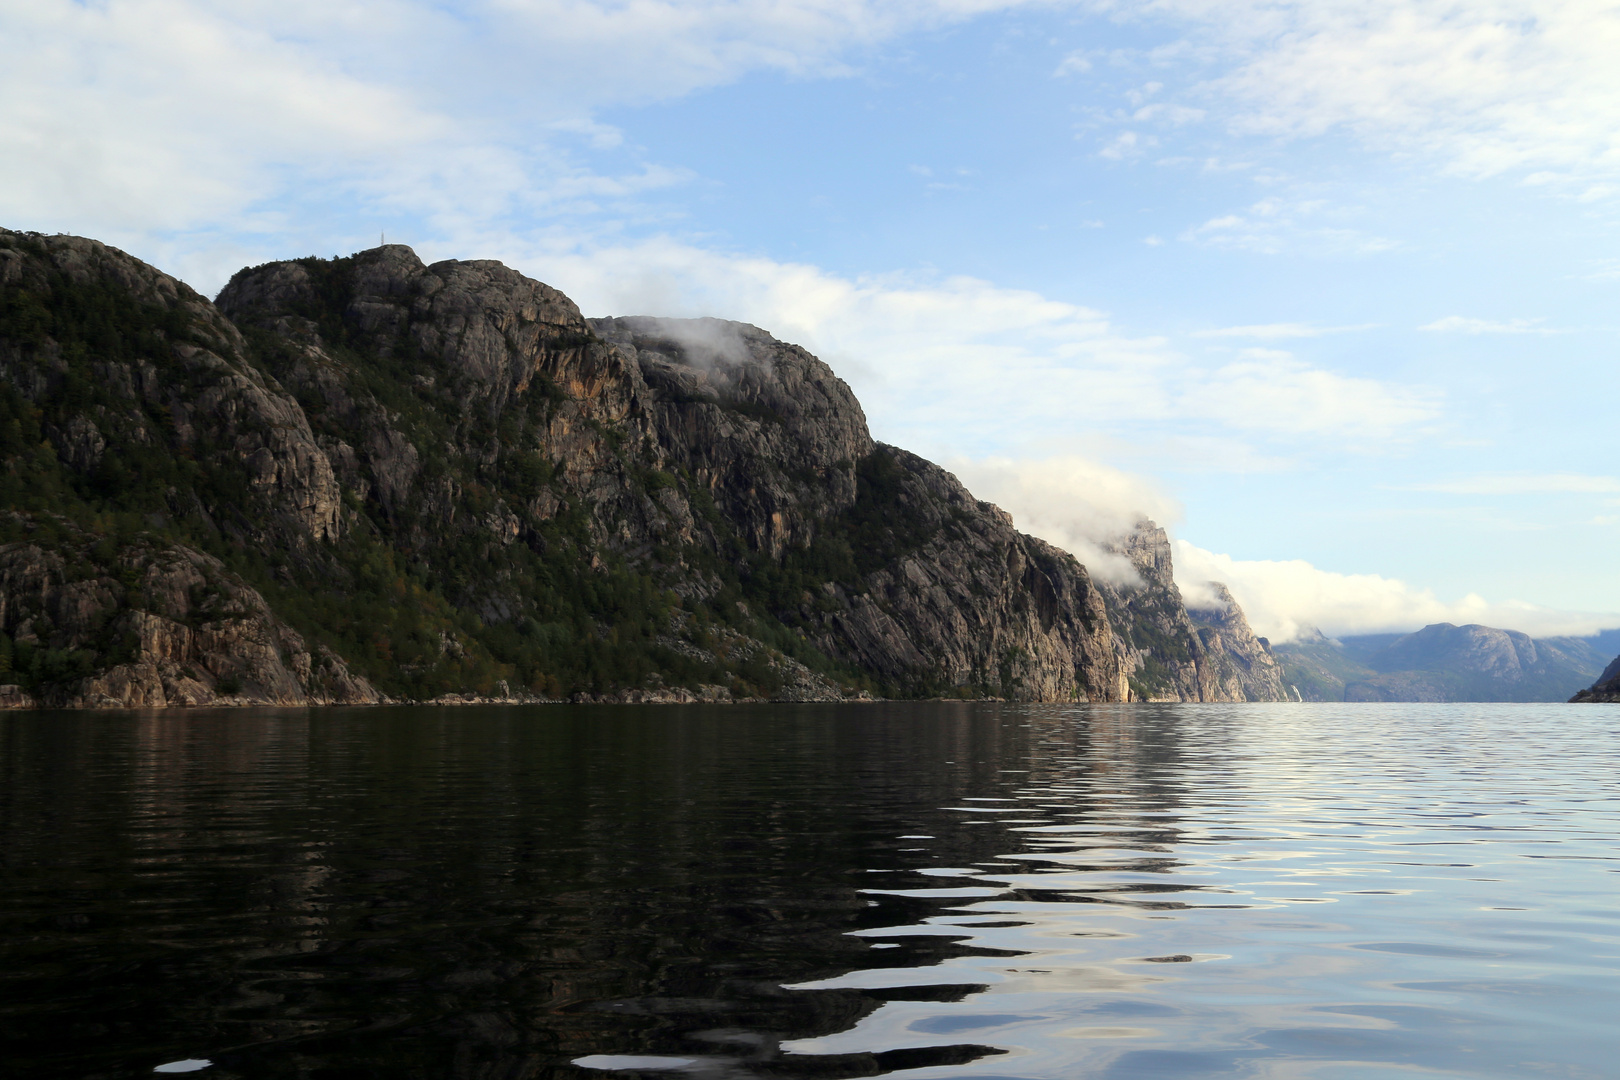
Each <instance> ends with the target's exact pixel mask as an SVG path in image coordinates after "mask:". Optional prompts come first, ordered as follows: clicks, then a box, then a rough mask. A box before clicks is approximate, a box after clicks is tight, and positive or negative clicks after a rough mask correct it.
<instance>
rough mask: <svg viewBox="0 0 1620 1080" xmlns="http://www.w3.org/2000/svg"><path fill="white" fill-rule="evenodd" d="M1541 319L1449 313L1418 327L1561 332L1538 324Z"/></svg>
mask: <svg viewBox="0 0 1620 1080" xmlns="http://www.w3.org/2000/svg"><path fill="white" fill-rule="evenodd" d="M1540 321H1541V320H1540V319H1511V320H1509V321H1507V322H1493V321H1491V320H1489V319H1468V318H1464V317H1463V316H1461V315H1447V316H1446V317H1445V318H1443V319H1436V320H1435V321H1434V322H1432V323H1428V324H1426V325H1424V326H1420V327H1418V329H1419V330H1433V331H1437V332H1441V333H1455V334H1556V333H1559V332H1560V331H1557V330H1549V329H1546V328H1545V327H1540V326H1537V325H1536V323H1538V322H1540Z"/></svg>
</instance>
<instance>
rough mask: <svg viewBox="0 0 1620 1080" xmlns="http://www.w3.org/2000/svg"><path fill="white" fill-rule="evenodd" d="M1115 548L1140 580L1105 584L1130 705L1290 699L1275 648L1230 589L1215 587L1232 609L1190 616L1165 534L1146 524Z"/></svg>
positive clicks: (1213, 585)
mask: <svg viewBox="0 0 1620 1080" xmlns="http://www.w3.org/2000/svg"><path fill="white" fill-rule="evenodd" d="M1111 547H1112V550H1114V551H1115V552H1117V553H1118V554H1120V555H1123V556H1125V557H1126V558H1127V559H1129V560H1130V562H1131V565H1132V566H1134V567H1135V568H1136V571H1137V574H1138V576H1139V578H1140V582H1138V583H1123V584H1116V583H1108V584H1105V585H1104V586H1103V592H1104V597H1105V600H1106V602H1107V605H1108V616H1109V621H1110V623H1111V624H1112V626H1113V630H1114V643H1115V649H1116V651H1117V653H1118V655H1119V665H1120V670H1121V671H1122V672H1123V673H1124V678H1125V681H1126V686H1127V690H1128V691H1129V697H1128V700H1133V701H1285V700H1287V699H1288V695H1287V694H1286V692H1285V691H1284V689H1283V684H1282V679H1281V677H1280V671H1279V669H1278V667H1277V664H1276V661H1275V660H1274V658H1273V657H1272V656H1271V652H1270V648H1269V646H1267V645H1264V644H1262V643H1261V641H1260V639H1258V638H1256V637H1255V636H1254V631H1253V630H1251V629H1250V628H1249V623H1248V620H1247V619H1246V618H1244V616H1243V610H1242V609H1241V608H1240V607H1238V604H1237V601H1236V600H1234V599H1233V598H1232V594H1231V593H1230V592H1228V591H1227V590H1226V587H1225V586H1224V585H1220V584H1218V583H1211V585H1212V587H1213V588H1214V589H1216V590H1217V591H1218V595H1219V596H1220V597H1221V599H1222V601H1223V602H1224V605H1225V606H1224V607H1221V608H1218V609H1210V610H1205V611H1199V612H1189V611H1188V609H1187V607H1186V605H1185V603H1184V602H1183V600H1182V596H1181V590H1180V588H1178V587H1177V586H1176V580H1175V567H1174V565H1173V563H1172V561H1171V552H1170V538H1169V536H1167V535H1166V534H1165V531H1164V530H1163V529H1161V528H1160V527H1159V526H1157V525H1155V524H1154V523H1153V522H1151V521H1148V520H1145V519H1144V520H1143V521H1141V522H1139V523H1138V524H1137V526H1136V528H1135V529H1134V530H1132V532H1131V533H1130V534H1129V535H1127V536H1125V537H1122V538H1120V539H1119V540H1117V541H1115V542H1114V544H1113V545H1111Z"/></svg>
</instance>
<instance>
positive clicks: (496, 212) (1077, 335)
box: [0, 0, 1620, 637]
mask: <svg viewBox="0 0 1620 1080" xmlns="http://www.w3.org/2000/svg"><path fill="white" fill-rule="evenodd" d="M0 35H3V40H4V41H5V42H6V44H7V52H8V56H9V57H11V58H14V62H8V65H7V67H6V69H5V70H4V71H0V148H3V149H4V153H3V154H0V220H3V222H4V223H5V224H6V225H7V226H9V227H14V228H31V229H39V230H42V231H61V232H73V233H81V234H86V235H92V236H96V237H98V238H102V239H105V240H108V241H110V242H113V243H116V244H118V245H119V246H122V247H124V248H126V249H127V250H129V251H131V252H133V253H134V254H136V255H139V256H141V257H143V258H146V259H148V260H149V261H151V262H154V263H156V264H157V265H159V266H161V267H163V268H165V269H168V270H170V271H171V272H174V273H176V274H178V275H179V276H181V277H184V278H185V279H187V280H188V281H190V282H191V283H192V284H194V285H195V286H197V287H198V288H200V289H203V290H204V291H207V292H210V293H211V292H213V291H215V290H217V289H218V287H219V286H220V285H221V284H223V282H224V280H225V279H226V278H227V277H228V276H229V274H230V273H231V272H233V271H234V270H235V269H237V268H238V267H240V266H242V265H245V264H248V263H254V262H262V261H265V260H267V259H272V258H283V257H289V256H295V255H302V254H309V253H317V254H336V253H347V252H349V251H352V250H355V249H358V248H361V247H366V246H371V245H373V244H375V243H376V240H377V237H378V235H379V233H381V232H382V231H384V230H386V232H387V234H388V238H389V240H390V241H401V242H405V243H410V244H412V245H413V246H415V247H416V248H417V250H418V251H419V252H420V253H421V254H422V255H423V257H424V258H427V259H429V260H432V259H437V258H483V257H488V258H499V259H502V260H503V261H506V262H508V263H509V264H511V265H514V266H516V267H518V268H520V269H522V270H524V271H525V272H528V273H530V274H533V275H534V276H537V277H540V278H541V279H543V280H546V281H548V282H550V283H552V284H554V285H556V286H558V287H560V288H562V289H563V290H564V291H565V292H567V293H569V294H570V295H571V296H573V297H574V298H575V299H576V300H577V301H578V302H579V303H580V304H581V306H582V308H584V310H585V311H586V313H587V314H591V315H602V314H634V313H647V314H670V315H696V314H709V315H717V316H722V317H729V318H737V319H742V320H745V321H749V322H753V323H756V324H758V325H760V326H763V327H765V328H766V329H768V330H771V331H772V332H774V333H776V334H777V335H778V336H779V337H783V338H785V339H787V340H791V341H796V342H799V343H801V344H804V345H806V346H807V347H809V348H811V349H812V350H814V351H816V352H817V353H818V354H820V355H822V356H823V358H825V359H826V360H828V361H829V362H830V363H831V364H833V366H834V368H835V369H836V370H837V371H838V372H839V373H840V374H841V375H843V376H844V377H845V378H846V379H848V380H849V381H850V383H851V384H852V385H853V386H854V388H855V390H856V392H857V393H858V394H859V396H860V397H861V400H862V401H863V403H864V404H865V406H866V409H867V412H868V416H869V419H870V421H871V423H872V427H873V430H874V433H875V434H876V435H877V436H878V437H879V438H882V439H886V440H888V441H892V442H896V443H899V444H900V445H904V446H907V447H908V448H911V449H914V450H917V451H919V452H921V453H924V454H927V455H929V456H932V457H934V458H936V459H937V460H940V461H942V462H944V463H946V464H948V465H949V466H950V467H952V468H953V469H956V470H957V471H958V473H959V475H961V476H962V477H963V479H964V480H965V481H966V482H967V483H968V485H969V486H970V487H971V488H973V489H974V490H975V491H976V492H977V493H979V494H980V495H982V496H983V497H987V498H991V499H993V500H995V501H997V502H998V503H1001V504H1002V505H1004V506H1006V507H1007V508H1008V509H1009V510H1011V511H1012V512H1013V513H1014V515H1015V517H1016V518H1017V519H1018V520H1019V522H1020V524H1021V525H1022V526H1023V527H1024V528H1027V529H1030V530H1031V531H1035V532H1038V533H1039V534H1041V535H1044V536H1046V537H1047V538H1049V539H1052V540H1054V541H1056V542H1059V543H1062V544H1065V545H1066V546H1068V547H1070V548H1071V549H1073V550H1075V551H1076V552H1077V553H1078V554H1080V555H1081V556H1082V558H1083V559H1085V560H1087V561H1088V563H1089V564H1091V565H1093V566H1094V567H1095V568H1096V569H1097V570H1098V571H1099V572H1100V573H1104V574H1106V573H1109V572H1113V571H1117V569H1118V568H1117V566H1114V567H1111V566H1110V563H1109V560H1108V559H1107V558H1106V556H1104V555H1102V554H1100V553H1099V551H1098V549H1097V547H1096V544H1097V543H1098V541H1100V540H1103V539H1105V538H1106V537H1107V536H1108V535H1109V534H1110V533H1111V532H1114V531H1117V530H1118V529H1120V528H1122V527H1124V526H1125V525H1127V524H1128V523H1129V522H1130V521H1131V520H1132V519H1133V518H1134V517H1135V516H1136V515H1137V514H1141V513H1146V514H1150V515H1152V516H1153V517H1154V518H1156V519H1157V520H1160V521H1161V522H1162V523H1164V524H1166V525H1167V526H1168V527H1169V528H1170V529H1171V532H1172V535H1174V536H1175V537H1176V538H1177V539H1178V541H1179V543H1178V549H1177V557H1178V562H1179V567H1180V576H1181V579H1182V581H1183V585H1184V588H1186V589H1187V590H1188V591H1189V592H1190V593H1195V594H1196V592H1197V591H1198V589H1199V584H1200V582H1202V581H1203V580H1205V579H1207V578H1218V579H1220V580H1224V581H1226V582H1227V583H1228V584H1229V585H1231V587H1232V588H1233V591H1234V592H1235V593H1236V594H1237V596H1238V598H1239V599H1240V600H1241V601H1242V602H1243V603H1244V605H1245V608H1246V609H1247V610H1248V611H1249V613H1250V615H1251V618H1252V619H1253V621H1254V622H1255V623H1256V625H1257V627H1258V628H1259V629H1260V630H1261V632H1262V633H1270V634H1271V635H1273V636H1274V637H1286V636H1288V635H1289V634H1290V633H1293V632H1295V631H1296V630H1297V629H1298V628H1299V627H1300V626H1303V625H1319V626H1321V627H1322V628H1324V629H1326V630H1328V631H1329V632H1330V633H1355V632H1364V631H1375V630H1396V629H1415V628H1416V627H1418V626H1421V625H1423V624H1425V623H1427V622H1433V621H1439V620H1442V619H1445V620H1449V621H1453V622H1467V621H1479V622H1485V623H1489V624H1492V625H1499V626H1510V627H1516V628H1521V629H1525V630H1528V631H1530V632H1534V633H1561V632H1575V633H1581V632H1591V631H1594V630H1596V629H1599V628H1600V627H1604V626H1614V625H1620V614H1617V613H1620V574H1617V573H1616V572H1615V571H1614V570H1613V561H1612V560H1613V556H1614V552H1615V548H1616V542H1617V540H1620V478H1617V473H1620V469H1616V467H1615V465H1614V436H1613V434H1612V429H1611V423H1612V420H1611V417H1612V414H1613V402H1614V401H1615V400H1616V399H1617V396H1620V395H1617V391H1620V385H1617V384H1620V376H1617V375H1616V365H1615V364H1614V363H1613V357H1614V353H1615V350H1616V348H1617V346H1620V317H1617V314H1616V304H1615V301H1616V299H1617V295H1620V247H1617V244H1616V237H1617V224H1620V223H1617V217H1620V214H1617V210H1620V65H1616V64H1614V63H1613V57H1614V56H1616V55H1620V13H1616V12H1615V11H1613V10H1610V9H1605V7H1603V6H1602V5H1600V4H1597V3H1586V2H1569V3H1559V2H1545V0H1544V2H1538V3H1535V4H1530V3H1522V2H1500V3H1486V2H1479V3H1422V2H1414V0H1368V2H1357V3H1349V2H1343V3H1341V2H1327V3H1306V2H1289V0H1271V2H1261V0H1252V2H1251V0H1228V2H1223V3H1219V4H1216V3H1206V2H1202V0H1150V2H1142V3H1131V2H1098V3H1028V4H1020V3H1000V2H996V0H941V2H925V0H915V2H907V3H894V4H875V3H863V2H860V0H779V2H777V3H772V4H768V5H767V4H748V3H714V2H693V3H677V2H671V0H661V2H660V0H632V2H625V3H590V2H584V0H578V2H563V0H488V2H480V3H444V2H441V3H429V2H420V0H324V2H320V3H316V2H313V0H281V2H278V3H268V2H259V0H242V2H239V3H233V4H230V5H225V4H208V3H200V2H195V0H124V2H119V0H106V2H100V3H72V2H67V0H28V2H26V3H25V2H20V0H0Z"/></svg>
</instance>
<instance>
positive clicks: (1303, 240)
mask: <svg viewBox="0 0 1620 1080" xmlns="http://www.w3.org/2000/svg"><path fill="white" fill-rule="evenodd" d="M1351 214H1352V211H1350V210H1347V209H1345V208H1342V207H1333V206H1330V205H1329V204H1328V203H1327V202H1325V201H1324V200H1321V199H1298V200H1288V199H1283V198H1279V197H1277V196H1270V197H1267V198H1264V199H1261V200H1260V201H1259V202H1257V203H1254V204H1253V205H1251V206H1249V207H1248V208H1247V209H1245V210H1244V211H1243V212H1242V213H1239V214H1222V215H1221V216H1220V217H1214V218H1210V219H1209V220H1208V221H1206V222H1204V223H1203V224H1202V225H1196V226H1194V227H1192V228H1190V229H1188V230H1186V231H1185V232H1183V233H1182V234H1181V237H1180V238H1181V239H1182V240H1184V241H1188V242H1192V243H1199V244H1206V245H1208V246H1210V247H1218V248H1227V249H1230V250H1234V251H1250V252H1254V253H1256V254H1260V255H1278V254H1281V253H1282V252H1284V251H1295V250H1304V251H1309V252H1315V253H1319V254H1327V255H1369V254H1374V253H1377V252H1381V251H1389V250H1390V249H1392V248H1395V247H1398V246H1399V244H1398V243H1397V242H1396V241H1394V240H1390V239H1387V238H1385V237H1381V236H1373V235H1371V234H1369V233H1365V232H1361V231H1360V230H1358V229H1353V228H1348V227H1346V226H1345V225H1343V224H1342V222H1343V221H1344V220H1346V219H1347V218H1348V217H1349V216H1350V215H1351Z"/></svg>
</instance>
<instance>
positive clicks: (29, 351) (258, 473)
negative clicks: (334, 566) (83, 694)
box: [0, 230, 343, 544]
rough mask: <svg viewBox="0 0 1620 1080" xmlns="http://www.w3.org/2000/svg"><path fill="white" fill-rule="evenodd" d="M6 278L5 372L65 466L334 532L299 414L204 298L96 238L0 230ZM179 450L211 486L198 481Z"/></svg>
mask: <svg viewBox="0 0 1620 1080" xmlns="http://www.w3.org/2000/svg"><path fill="white" fill-rule="evenodd" d="M0 289H3V290H4V292H5V294H6V298H7V308H8V310H7V312H6V314H7V319H6V324H7V325H6V329H7V332H5V333H3V334H0V380H4V381H5V382H6V383H9V385H10V386H11V387H12V388H13V389H14V390H15V392H16V393H18V394H19V395H20V396H21V397H22V398H23V399H24V400H25V401H27V402H28V403H29V404H30V405H31V406H33V407H34V408H36V409H38V410H40V412H41V414H42V419H43V428H44V432H45V434H46V436H47V438H48V439H49V441H50V443H51V446H52V447H53V449H54V450H55V452H56V455H57V457H58V458H59V459H60V460H61V461H62V462H63V463H64V464H66V465H67V466H68V467H69V468H71V469H73V470H74V471H75V472H77V473H78V474H80V475H81V476H83V477H85V478H86V479H87V480H89V481H90V482H92V483H94V484H96V485H99V486H103V487H106V488H119V487H123V486H127V485H131V484H135V485H141V484H158V485H161V487H162V491H161V492H160V493H161V494H162V495H164V496H166V498H167V500H168V502H169V503H170V504H171V508H172V509H173V511H174V512H175V513H176V514H177V515H178V516H185V515H187V514H198V515H201V516H202V517H204V518H206V519H207V521H208V524H209V526H210V527H218V528H223V529H225V530H227V531H229V532H231V533H232V534H234V535H237V536H241V537H243V538H246V539H251V540H253V541H257V542H263V541H268V540H274V541H276V542H279V543H284V544H298V543H303V542H310V541H317V542H318V541H322V540H327V539H331V538H334V537H336V536H337V535H338V534H339V533H340V532H341V530H342V527H343V523H342V517H341V514H340V505H339V491H338V485H337V482H336V479H335V478H334V476H333V474H332V469H331V465H330V462H329V461H328V459H327V456H326V455H325V454H324V453H323V452H322V451H321V449H320V448H319V446H317V445H316V443H315V439H314V436H313V434H312V432H311V431H310V427H309V423H308V421H307V420H306V418H305V416H304V414H303V411H302V410H301V409H300V408H299V407H298V405H297V403H296V402H295V401H293V400H292V398H290V397H289V396H288V395H287V394H286V393H284V392H283V391H282V389H281V387H280V386H278V385H276V383H275V381H274V380H273V379H269V378H266V377H265V375H264V373H263V372H262V371H261V370H260V369H259V368H257V367H256V366H255V365H254V364H252V363H251V362H250V361H249V360H248V359H247V357H246V355H245V353H246V347H245V343H244V342H243V340H242V336H241V334H240V333H238V331H237V329H236V327H234V326H233V325H232V324H231V323H230V321H229V320H228V319H226V318H224V317H223V316H221V314H220V313H219V311H218V310H216V309H215V307H214V305H212V304H211V303H209V302H208V301H207V300H206V299H204V298H203V297H201V296H199V295H197V294H196V293H195V292H193V291H192V290H191V289H190V288H188V287H187V286H185V285H183V284H181V283H180V282H178V281H176V280H175V279H173V278H171V277H169V276H168V275H166V274H163V273H160V272H159V271H157V270H155V269H153V268H152V267H150V266H147V265H146V264H145V263H142V262H140V261H139V260H137V259H133V258H131V257H130V256H128V255H126V254H124V253H123V252H121V251H118V250H117V249H116V248H111V247H107V246H106V245H104V244H100V243H97V242H96V241H93V240H85V239H81V238H79V237H71V236H40V235H37V234H21V233H14V232H7V231H3V230H0ZM188 462H206V463H207V465H208V466H209V468H210V470H211V471H212V472H213V473H214V474H215V475H214V476H213V477H210V478H209V479H214V480H217V481H218V482H217V483H214V484H207V483H205V484H200V485H199V484H198V482H197V481H198V480H199V479H200V476H199V470H197V469H195V468H192V467H189V466H187V464H186V463H188ZM177 464H178V465H179V467H178V468H176V467H175V466H176V465H177ZM215 489H221V490H215ZM222 492H226V493H228V494H225V497H221V496H222Z"/></svg>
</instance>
